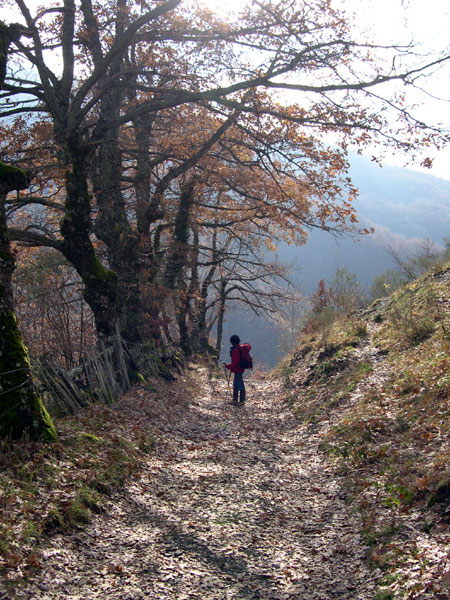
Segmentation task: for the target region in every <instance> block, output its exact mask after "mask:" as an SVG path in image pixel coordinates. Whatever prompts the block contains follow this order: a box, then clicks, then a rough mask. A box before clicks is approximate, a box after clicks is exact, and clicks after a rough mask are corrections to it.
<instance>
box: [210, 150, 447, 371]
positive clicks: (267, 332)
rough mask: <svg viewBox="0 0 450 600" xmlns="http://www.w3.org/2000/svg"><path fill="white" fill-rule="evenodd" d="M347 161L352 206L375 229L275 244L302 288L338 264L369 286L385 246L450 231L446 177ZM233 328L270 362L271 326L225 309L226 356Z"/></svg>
mask: <svg viewBox="0 0 450 600" xmlns="http://www.w3.org/2000/svg"><path fill="white" fill-rule="evenodd" d="M351 165H352V166H351V169H350V175H351V177H352V180H353V182H354V183H355V184H356V185H357V187H358V188H359V197H358V199H357V200H356V201H355V208H356V210H357V213H358V217H359V220H360V223H361V225H363V226H369V227H374V228H375V233H374V234H373V235H369V236H364V237H363V238H362V239H360V240H359V241H355V240H352V239H348V238H347V239H345V238H344V239H335V238H333V236H331V235H330V234H329V233H326V232H323V231H313V232H312V233H311V234H310V237H309V239H308V241H307V243H306V244H305V245H304V246H302V247H293V246H287V245H282V246H280V248H279V251H278V255H279V258H280V259H281V260H284V261H287V262H294V263H295V264H296V265H297V267H298V269H299V272H298V273H296V275H295V276H296V279H297V281H298V283H299V285H301V287H302V290H303V292H304V293H305V294H308V295H309V294H311V293H312V292H313V291H314V290H315V289H316V288H317V284H318V282H319V281H320V279H325V280H327V281H328V282H329V283H330V282H331V281H332V280H333V277H334V274H335V272H336V268H338V267H339V268H342V267H346V268H347V269H348V270H349V271H350V272H352V273H356V275H357V277H358V280H359V281H360V282H361V283H362V284H363V285H364V286H366V287H369V286H370V285H371V283H372V282H373V280H374V278H375V277H376V276H377V275H380V274H381V273H383V272H384V271H386V269H388V268H389V267H394V266H395V263H394V260H393V258H392V256H391V255H390V254H389V251H388V247H389V246H391V247H393V248H394V249H395V250H396V251H397V252H399V253H401V254H405V255H408V254H409V255H411V254H414V252H416V251H418V250H419V248H420V246H421V245H423V242H424V240H425V239H430V240H431V241H433V242H435V243H436V244H441V243H442V241H443V239H444V238H445V237H446V236H450V181H447V180H445V179H440V178H437V177H433V176H432V175H428V174H425V173H420V172H418V171H413V170H410V169H405V168H401V167H393V166H388V165H386V166H383V167H379V166H378V165H377V164H375V163H373V162H371V161H370V160H369V159H367V158H364V157H361V156H356V155H355V156H353V157H352V159H351ZM234 333H237V334H239V335H240V337H241V339H243V340H244V339H245V341H250V342H251V343H252V345H253V349H254V354H255V358H256V363H257V364H258V362H259V363H260V364H265V365H268V366H273V365H274V364H275V363H276V361H277V359H278V358H279V357H280V355H281V350H280V349H279V348H278V346H277V344H278V335H279V333H278V328H277V327H276V326H274V325H273V324H270V323H268V322H267V320H265V319H255V318H254V317H253V316H251V315H249V314H243V313H229V314H228V315H227V320H226V324H225V332H224V350H223V352H222V356H223V357H224V358H225V359H226V356H227V348H226V347H227V343H228V337H229V336H230V335H231V334H234Z"/></svg>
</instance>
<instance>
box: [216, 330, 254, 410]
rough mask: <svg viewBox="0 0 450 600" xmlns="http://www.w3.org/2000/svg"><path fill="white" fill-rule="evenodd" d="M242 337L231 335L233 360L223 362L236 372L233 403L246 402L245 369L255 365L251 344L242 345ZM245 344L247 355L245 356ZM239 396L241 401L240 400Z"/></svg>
mask: <svg viewBox="0 0 450 600" xmlns="http://www.w3.org/2000/svg"><path fill="white" fill-rule="evenodd" d="M240 342H241V340H240V338H239V336H238V335H232V336H231V337H230V343H231V348H230V356H231V362H230V363H229V364H228V365H227V364H226V363H223V365H224V367H226V368H227V369H229V370H230V371H231V372H232V373H234V379H233V404H244V402H245V385H244V377H243V376H244V371H245V369H251V368H252V367H253V364H252V358H251V356H250V354H249V352H250V350H251V346H250V344H244V345H243V346H242V347H241V346H240ZM244 346H245V356H243V354H244V352H243V350H244ZM238 397H239V401H238Z"/></svg>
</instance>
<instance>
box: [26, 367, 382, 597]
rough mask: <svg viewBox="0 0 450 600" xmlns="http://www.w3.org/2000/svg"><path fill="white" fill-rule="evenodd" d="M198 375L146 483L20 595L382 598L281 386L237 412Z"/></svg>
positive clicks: (218, 385)
mask: <svg viewBox="0 0 450 600" xmlns="http://www.w3.org/2000/svg"><path fill="white" fill-rule="evenodd" d="M198 376H199V381H200V382H201V383H200V384H199V389H198V397H197V398H196V399H194V400H193V401H192V403H191V406H190V409H189V410H187V411H186V412H185V413H184V416H183V417H182V419H181V420H178V421H177V423H175V424H173V425H166V426H165V431H163V437H162V440H161V442H160V443H159V444H158V446H157V448H156V452H155V453H154V454H152V455H151V456H150V457H149V458H148V459H147V462H146V464H145V465H144V468H143V474H142V476H141V478H140V479H138V480H134V481H133V482H131V483H130V485H129V486H128V487H127V488H126V490H124V491H123V492H122V493H121V494H120V495H118V496H116V497H115V499H114V505H113V506H111V507H110V509H108V512H107V514H105V515H101V516H99V517H96V520H95V523H94V524H93V525H91V526H89V527H88V528H87V529H84V530H82V531H79V532H77V533H75V534H74V535H72V536H69V537H64V538H54V539H53V540H52V542H51V546H50V547H49V548H48V550H47V551H46V552H45V556H46V564H45V566H44V570H43V572H42V574H41V575H40V577H39V580H38V581H36V582H35V583H34V584H33V585H32V586H31V587H29V588H28V589H27V590H26V591H23V592H22V593H21V594H20V598H27V599H36V600H38V599H39V600H47V599H49V600H50V599H63V598H64V599H67V600H75V599H77V600H90V599H94V598H101V599H102V600H109V599H120V600H140V599H144V598H152V599H153V598H155V599H157V600H164V599H167V600H188V599H199V600H200V599H201V600H210V599H211V600H212V599H217V600H228V599H236V600H247V599H249V600H250V599H251V600H256V599H261V600H294V599H295V600H319V599H320V600H326V599H330V598H339V599H340V600H347V599H348V600H357V599H361V600H363V599H364V600H365V599H367V600H369V599H372V598H373V597H374V590H375V589H376V583H375V581H374V574H373V573H371V572H370V571H369V569H368V568H367V566H366V565H365V563H364V559H363V555H364V552H365V548H364V545H363V544H362V543H361V540H360V538H359V537H358V533H357V532H358V530H359V524H358V521H357V517H356V516H355V515H353V514H352V513H351V511H350V509H349V508H348V507H347V506H346V505H345V503H344V501H343V499H342V493H341V492H340V488H339V481H338V479H337V478H336V477H335V476H334V475H333V472H332V469H331V468H330V467H328V466H327V465H326V463H325V462H324V460H323V458H322V457H321V456H320V453H319V452H317V443H318V440H317V439H314V436H311V434H308V433H307V432H306V430H305V429H304V428H303V427H302V426H300V425H299V424H298V423H296V422H295V420H294V419H293V417H292V415H291V414H290V412H289V409H287V408H286V407H285V406H284V405H283V404H282V402H280V401H279V399H278V388H277V384H276V383H273V382H265V381H259V382H254V383H249V384H248V388H247V389H248V398H249V400H248V403H247V405H246V406H245V407H233V406H231V405H229V404H227V403H226V388H225V384H224V383H222V382H215V381H214V380H213V381H210V382H208V381H207V378H206V375H205V373H204V372H202V371H199V372H198Z"/></svg>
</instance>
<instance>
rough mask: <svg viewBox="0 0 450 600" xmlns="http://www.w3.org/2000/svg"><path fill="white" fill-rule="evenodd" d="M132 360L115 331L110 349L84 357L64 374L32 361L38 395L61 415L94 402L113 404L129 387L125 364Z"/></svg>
mask: <svg viewBox="0 0 450 600" xmlns="http://www.w3.org/2000/svg"><path fill="white" fill-rule="evenodd" d="M130 360H132V361H133V360H135V359H134V358H133V356H132V354H131V351H130V350H129V349H128V347H127V346H126V344H125V342H124V340H123V339H122V337H121V335H120V332H119V331H117V332H116V335H115V337H114V338H113V339H112V341H111V345H110V346H108V347H105V346H104V345H103V344H100V352H98V353H97V354H94V353H91V354H87V355H86V356H85V357H84V358H83V359H82V361H81V364H80V365H79V366H78V367H77V368H76V369H74V370H72V371H70V372H69V371H66V370H65V369H64V368H63V367H62V366H61V365H59V364H58V363H53V362H50V361H49V360H47V359H39V360H37V359H32V365H33V370H34V372H35V375H36V377H37V380H38V385H39V387H40V388H41V392H44V393H45V395H47V396H49V400H50V402H51V403H52V404H53V405H54V406H55V408H57V410H58V412H61V413H62V414H75V413H76V412H78V411H79V410H80V409H82V408H84V407H85V406H87V405H88V404H90V403H91V402H93V401H97V402H104V403H106V404H112V403H113V402H114V401H115V400H117V399H118V397H119V396H120V395H122V394H123V393H125V392H127V391H128V390H129V389H130V387H131V385H130V379H129V376H128V368H127V363H129V361H130Z"/></svg>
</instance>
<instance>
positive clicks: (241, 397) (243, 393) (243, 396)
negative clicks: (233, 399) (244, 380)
mask: <svg viewBox="0 0 450 600" xmlns="http://www.w3.org/2000/svg"><path fill="white" fill-rule="evenodd" d="M244 402H245V390H241V391H240V403H241V404H244Z"/></svg>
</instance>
